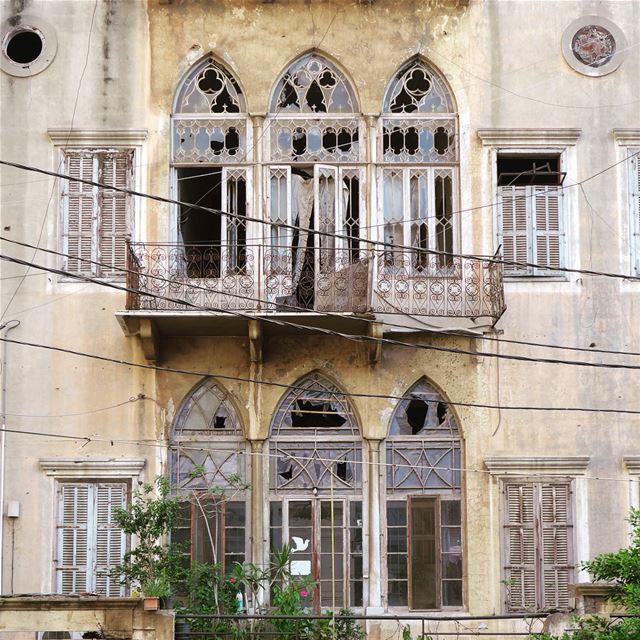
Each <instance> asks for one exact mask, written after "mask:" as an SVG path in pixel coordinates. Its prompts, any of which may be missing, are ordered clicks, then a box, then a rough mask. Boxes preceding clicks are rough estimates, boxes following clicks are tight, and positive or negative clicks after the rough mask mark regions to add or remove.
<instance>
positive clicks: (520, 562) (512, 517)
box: [504, 482, 537, 611]
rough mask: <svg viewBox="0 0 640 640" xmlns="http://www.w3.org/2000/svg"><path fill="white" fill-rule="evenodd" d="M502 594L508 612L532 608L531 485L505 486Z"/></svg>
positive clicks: (534, 595) (514, 484) (532, 543)
mask: <svg viewBox="0 0 640 640" xmlns="http://www.w3.org/2000/svg"><path fill="white" fill-rule="evenodd" d="M504 493H505V504H506V508H505V546H506V553H505V561H506V564H505V581H506V587H505V592H506V595H507V610H508V611H524V610H528V609H535V608H536V601H537V598H536V542H535V518H534V507H535V499H534V495H535V494H534V485H533V484H530V483H518V482H510V483H508V484H506V485H505V488H504Z"/></svg>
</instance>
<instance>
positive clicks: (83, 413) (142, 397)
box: [4, 393, 151, 418]
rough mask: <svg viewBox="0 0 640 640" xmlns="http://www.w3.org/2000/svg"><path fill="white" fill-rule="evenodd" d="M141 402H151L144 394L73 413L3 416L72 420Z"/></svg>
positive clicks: (11, 414)
mask: <svg viewBox="0 0 640 640" xmlns="http://www.w3.org/2000/svg"><path fill="white" fill-rule="evenodd" d="M141 400H151V398H148V397H147V396H146V395H145V394H144V393H139V394H138V395H137V396H132V397H131V398H129V399H128V400H125V401H124V402H118V403H117V404H111V405H109V406H107V407H99V408H98V409H89V410H87V411H76V412H74V413H58V414H47V415H39V414H29V413H5V414H4V415H5V416H9V417H11V418H74V417H77V416H88V415H93V414H94V413H102V412H104V411H111V410H112V409H117V408H119V407H124V406H125V405H128V404H134V403H136V402H140V401H141Z"/></svg>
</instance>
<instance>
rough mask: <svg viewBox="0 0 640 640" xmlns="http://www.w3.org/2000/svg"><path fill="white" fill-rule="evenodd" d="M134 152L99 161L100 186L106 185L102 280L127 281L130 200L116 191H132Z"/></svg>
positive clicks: (109, 155) (102, 203)
mask: <svg viewBox="0 0 640 640" xmlns="http://www.w3.org/2000/svg"><path fill="white" fill-rule="evenodd" d="M132 161H133V152H131V151H126V152H118V153H115V152H114V153H105V154H103V155H101V157H100V164H101V166H100V179H99V182H102V183H104V184H105V185H107V187H106V188H105V189H102V190H101V192H100V198H99V201H100V220H99V247H98V248H99V254H98V255H99V262H102V263H103V264H104V265H106V266H102V267H100V269H101V272H102V275H103V276H114V277H121V278H122V277H124V272H123V271H122V269H124V268H125V267H126V239H127V237H128V236H129V235H130V229H129V213H128V205H129V198H128V196H127V194H126V193H122V192H121V191H114V190H112V189H109V187H117V188H119V189H126V188H129V186H130V184H131V182H132V181H131V171H132Z"/></svg>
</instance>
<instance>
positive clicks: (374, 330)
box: [369, 322, 384, 364]
mask: <svg viewBox="0 0 640 640" xmlns="http://www.w3.org/2000/svg"><path fill="white" fill-rule="evenodd" d="M383 329H384V324H383V323H382V322H371V323H369V337H370V338H373V340H370V341H369V364H377V363H378V362H380V358H382V342H381V340H380V339H381V338H382V337H383V336H384V331H383Z"/></svg>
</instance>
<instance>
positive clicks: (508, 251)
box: [498, 186, 531, 275]
mask: <svg viewBox="0 0 640 640" xmlns="http://www.w3.org/2000/svg"><path fill="white" fill-rule="evenodd" d="M527 196H528V193H527V187H521V186H520V187H518V186H503V187H499V196H498V218H499V219H498V229H499V236H500V240H501V243H502V255H503V257H504V260H505V261H507V262H517V263H520V264H505V265H504V272H505V274H509V275H526V274H528V273H531V269H530V268H529V267H526V266H523V263H525V262H531V260H530V259H529V258H530V249H529V243H530V239H529V224H528V215H527V211H528V205H527V201H528V199H529V198H528V197H527Z"/></svg>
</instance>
